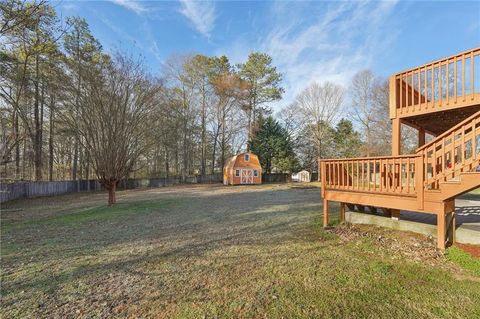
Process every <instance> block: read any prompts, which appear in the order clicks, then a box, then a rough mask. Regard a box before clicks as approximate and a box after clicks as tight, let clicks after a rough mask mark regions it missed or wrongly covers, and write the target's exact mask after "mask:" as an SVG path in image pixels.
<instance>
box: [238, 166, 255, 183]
mask: <svg viewBox="0 0 480 319" xmlns="http://www.w3.org/2000/svg"><path fill="white" fill-rule="evenodd" d="M240 184H253V169H242V170H240Z"/></svg>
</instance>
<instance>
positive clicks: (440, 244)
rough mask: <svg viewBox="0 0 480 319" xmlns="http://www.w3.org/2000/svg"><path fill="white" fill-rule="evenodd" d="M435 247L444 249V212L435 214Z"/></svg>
mask: <svg viewBox="0 0 480 319" xmlns="http://www.w3.org/2000/svg"><path fill="white" fill-rule="evenodd" d="M437 248H438V249H441V250H445V212H444V211H443V212H439V213H438V214H437Z"/></svg>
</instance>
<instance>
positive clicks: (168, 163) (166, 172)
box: [165, 145, 170, 178]
mask: <svg viewBox="0 0 480 319" xmlns="http://www.w3.org/2000/svg"><path fill="white" fill-rule="evenodd" d="M165 174H166V176H167V178H168V175H169V174H170V162H169V160H168V147H167V146H166V145H165Z"/></svg>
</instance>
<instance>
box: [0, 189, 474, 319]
mask: <svg viewBox="0 0 480 319" xmlns="http://www.w3.org/2000/svg"><path fill="white" fill-rule="evenodd" d="M105 196H106V195H105V194H99V193H96V194H75V195H66V196H59V197H55V198H39V199H30V200H22V201H16V202H12V203H8V204H7V205H3V206H4V207H2V209H5V211H4V212H3V213H2V216H1V271H2V272H1V279H2V287H1V289H2V292H1V298H2V302H1V312H0V316H1V317H2V318H24V317H37V318H38V317H40V318H77V317H81V318H107V317H108V318H109V317H132V318H138V317H141V318H145V317H151V318H385V317H389V318H480V302H479V300H480V276H479V274H478V272H476V271H475V269H473V270H471V269H470V270H469V269H467V268H461V267H460V266H458V265H457V264H455V263H453V262H451V261H449V260H448V259H447V258H446V257H444V256H443V254H440V253H438V252H437V251H436V250H435V248H434V247H435V244H434V243H433V242H431V241H430V240H429V239H427V238H424V237H422V236H418V235H414V234H409V233H400V232H395V231H391V230H386V229H381V228H376V227H373V226H369V227H368V226H362V227H361V226H355V227H350V226H348V225H342V226H337V227H335V228H332V229H331V230H324V229H323V228H322V227H321V225H320V221H321V216H320V212H321V211H322V208H321V201H320V197H319V191H318V189H316V188H309V187H291V186H289V185H262V186H252V187H243V186H238V187H223V186H190V187H183V186H179V187H170V188H163V189H151V190H141V191H127V192H119V195H118V199H119V200H118V201H119V202H118V204H117V206H116V207H114V208H107V207H105ZM333 208H334V209H336V207H333ZM334 219H335V214H334ZM452 256H453V257H452V258H453V259H455V258H459V259H462V258H463V257H462V256H458V257H457V255H456V254H452ZM452 258H451V259H452ZM475 263H476V261H475V260H473V261H468V265H476V264H475Z"/></svg>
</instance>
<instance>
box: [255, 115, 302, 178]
mask: <svg viewBox="0 0 480 319" xmlns="http://www.w3.org/2000/svg"><path fill="white" fill-rule="evenodd" d="M258 122H259V123H258V127H259V129H258V131H257V132H256V134H255V136H254V137H253V139H252V140H251V141H250V143H249V149H250V150H251V151H252V152H253V153H255V154H257V155H258V157H259V159H260V164H261V165H262V168H263V170H264V171H265V172H266V173H271V172H272V170H273V169H275V170H277V171H281V172H292V171H294V170H296V169H297V167H298V162H297V159H296V158H295V154H294V152H293V143H292V141H291V139H290V136H289V135H288V132H287V130H286V129H285V128H284V127H282V126H281V125H280V124H279V123H278V122H277V121H276V120H275V119H273V117H271V116H269V117H267V118H266V119H263V117H260V118H259V120H258Z"/></svg>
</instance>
